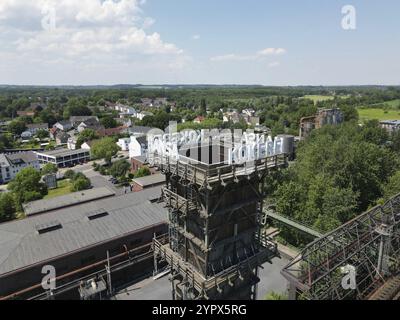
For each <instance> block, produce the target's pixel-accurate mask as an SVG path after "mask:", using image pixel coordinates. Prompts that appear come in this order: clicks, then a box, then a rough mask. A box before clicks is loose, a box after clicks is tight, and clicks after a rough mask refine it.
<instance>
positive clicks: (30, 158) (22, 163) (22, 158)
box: [0, 151, 40, 183]
mask: <svg viewBox="0 0 400 320" xmlns="http://www.w3.org/2000/svg"><path fill="white" fill-rule="evenodd" d="M27 167H32V168H34V169H35V170H38V171H39V170H40V165H39V160H38V158H37V156H36V154H35V153H33V152H32V151H28V152H19V153H12V154H4V153H2V154H0V183H7V182H9V181H11V180H13V179H14V178H15V176H16V175H17V174H18V173H19V172H20V171H21V170H22V169H24V168H27Z"/></svg>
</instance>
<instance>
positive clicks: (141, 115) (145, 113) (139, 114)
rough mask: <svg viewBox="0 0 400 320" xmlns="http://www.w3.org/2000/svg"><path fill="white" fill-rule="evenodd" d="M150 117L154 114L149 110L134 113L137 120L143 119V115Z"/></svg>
mask: <svg viewBox="0 0 400 320" xmlns="http://www.w3.org/2000/svg"><path fill="white" fill-rule="evenodd" d="M147 116H148V117H152V116H154V113H152V112H149V111H141V112H138V113H136V115H135V118H137V119H139V120H143V118H144V117H147Z"/></svg>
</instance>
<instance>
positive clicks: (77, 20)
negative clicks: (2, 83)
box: [0, 0, 188, 80]
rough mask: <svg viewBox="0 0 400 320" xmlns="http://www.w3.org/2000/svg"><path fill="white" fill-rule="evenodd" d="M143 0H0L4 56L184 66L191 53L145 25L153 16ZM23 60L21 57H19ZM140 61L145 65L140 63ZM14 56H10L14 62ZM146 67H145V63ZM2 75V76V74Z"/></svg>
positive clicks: (45, 62) (78, 62) (42, 60)
mask: <svg viewBox="0 0 400 320" xmlns="http://www.w3.org/2000/svg"><path fill="white" fill-rule="evenodd" d="M144 2H145V1H143V0H1V1H0V43H2V46H1V47H0V55H7V56H10V54H11V55H13V54H14V56H15V58H14V59H12V60H13V62H14V63H15V64H17V63H20V61H24V63H31V62H35V63H40V64H43V65H44V66H46V65H48V64H51V63H52V62H55V61H63V62H66V61H68V62H70V63H73V64H75V65H83V66H84V65H86V64H87V63H88V61H90V62H91V63H96V64H97V65H99V66H101V65H103V66H105V64H107V66H109V65H114V64H118V63H119V64H120V65H121V64H124V65H126V64H128V65H129V62H132V65H135V66H137V65H144V64H146V63H148V64H149V65H150V67H151V66H152V65H154V59H155V58H156V57H157V59H158V61H162V62H163V63H164V64H165V65H166V66H171V68H172V66H182V65H183V64H184V63H185V61H188V59H187V57H185V54H184V52H183V50H182V49H180V48H178V47H177V46H176V45H175V44H173V43H169V42H166V41H164V40H163V39H162V38H161V35H160V34H159V33H157V32H150V33H149V32H147V31H146V30H145V29H146V28H148V27H150V26H152V25H153V24H154V19H152V18H150V17H146V16H144V14H143V10H142V8H141V6H142V5H143V3H144ZM49 9H54V12H55V14H56V16H55V22H56V24H55V27H56V28H55V29H48V30H45V29H43V27H42V24H43V23H42V22H43V19H44V18H45V17H46V15H48V14H50V13H51V12H52V11H51V10H49ZM18 59H20V61H17V60H18ZM138 60H140V61H141V62H142V63H141V64H136V62H137V61H138ZM11 62H12V61H7V63H11ZM143 67H144V66H143ZM0 80H1V79H0Z"/></svg>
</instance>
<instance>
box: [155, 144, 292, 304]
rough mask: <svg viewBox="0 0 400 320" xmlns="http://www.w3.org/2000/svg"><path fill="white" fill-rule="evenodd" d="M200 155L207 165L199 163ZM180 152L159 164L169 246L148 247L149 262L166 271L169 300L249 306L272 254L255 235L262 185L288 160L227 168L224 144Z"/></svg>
mask: <svg viewBox="0 0 400 320" xmlns="http://www.w3.org/2000/svg"><path fill="white" fill-rule="evenodd" d="M194 149H197V150H194ZM204 149H208V150H204ZM204 152H207V153H208V154H210V157H209V158H208V159H207V160H204V159H200V157H198V156H197V155H198V154H201V153H203V154H204ZM180 153H181V154H184V155H185V156H181V157H179V160H171V159H165V161H162V164H161V165H160V167H161V169H162V171H163V172H164V173H165V175H166V186H165V187H164V188H163V199H164V202H165V205H166V206H167V207H168V209H169V237H170V241H169V244H166V245H162V244H161V243H159V242H158V241H157V239H155V240H154V250H155V263H157V261H158V260H163V261H166V262H167V263H168V265H169V266H170V268H171V283H172V298H173V299H174V300H186V299H189V300H192V299H201V300H204V299H211V300H214V299H233V300H236V299H237V300H239V299H241V300H251V299H255V298H256V295H257V283H258V282H259V278H258V268H259V266H260V265H261V264H263V263H264V262H266V261H269V260H270V259H271V258H272V257H274V256H275V255H276V254H277V248H276V244H274V243H273V242H271V241H270V240H269V239H267V238H266V237H265V236H263V234H262V232H261V231H260V219H261V215H262V203H263V185H264V180H265V179H264V178H265V176H266V175H267V174H268V172H269V171H270V170H273V169H277V168H280V167H283V166H285V165H286V162H287V161H286V156H285V155H283V154H282V155H276V156H271V157H265V158H263V159H259V160H256V161H254V163H252V164H251V165H248V164H242V165H235V164H230V165H229V164H227V162H226V161H225V160H226V150H224V147H223V146H222V145H210V146H206V147H204V146H203V147H200V146H198V147H196V148H189V149H187V150H183V151H181V152H180ZM211 155H212V156H211ZM215 155H216V156H215Z"/></svg>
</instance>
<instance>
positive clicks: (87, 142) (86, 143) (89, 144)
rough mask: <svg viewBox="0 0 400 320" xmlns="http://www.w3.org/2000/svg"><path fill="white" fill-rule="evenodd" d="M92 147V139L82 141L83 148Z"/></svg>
mask: <svg viewBox="0 0 400 320" xmlns="http://www.w3.org/2000/svg"><path fill="white" fill-rule="evenodd" d="M91 148H92V141H86V142H84V143H82V145H81V149H83V150H89V151H90V149H91Z"/></svg>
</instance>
